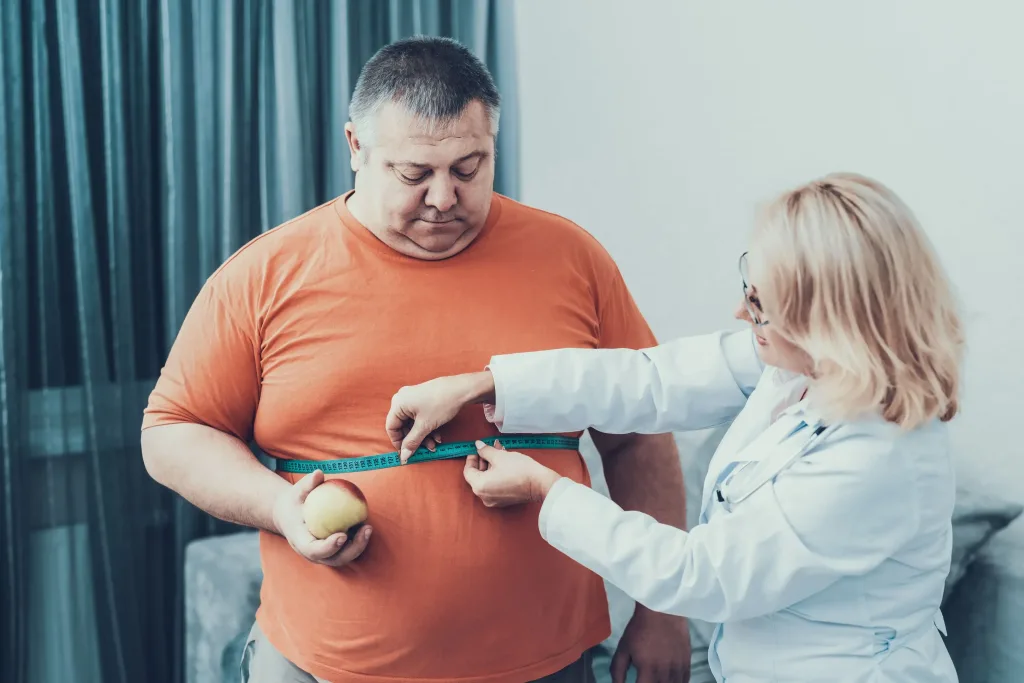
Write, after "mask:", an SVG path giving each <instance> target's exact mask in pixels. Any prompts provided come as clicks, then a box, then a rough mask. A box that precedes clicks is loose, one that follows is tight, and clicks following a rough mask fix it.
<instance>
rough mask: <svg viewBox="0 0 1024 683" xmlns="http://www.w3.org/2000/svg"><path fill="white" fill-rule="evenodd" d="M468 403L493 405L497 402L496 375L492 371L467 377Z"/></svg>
mask: <svg viewBox="0 0 1024 683" xmlns="http://www.w3.org/2000/svg"><path fill="white" fill-rule="evenodd" d="M466 380H467V385H468V386H467V396H466V403H467V404H471V403H491V404H493V403H494V401H495V390H494V375H492V374H491V371H490V370H484V371H482V372H474V373H472V374H469V375H467V376H466Z"/></svg>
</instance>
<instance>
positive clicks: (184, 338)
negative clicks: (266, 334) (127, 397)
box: [142, 275, 261, 442]
mask: <svg viewBox="0 0 1024 683" xmlns="http://www.w3.org/2000/svg"><path fill="white" fill-rule="evenodd" d="M214 278H217V276H216V275H215V276H214ZM239 308H244V307H240V306H239V304H237V303H235V304H231V303H230V302H229V301H228V299H227V298H226V297H225V296H224V294H223V289H222V283H220V282H219V281H218V280H216V279H211V280H208V281H207V282H206V284H205V285H204V286H203V288H202V290H201V291H200V293H199V296H197V297H196V300H195V301H194V302H193V304H192V307H191V308H190V309H189V312H188V314H187V315H186V316H185V320H184V322H183V323H182V326H181V329H180V330H179V332H178V335H177V337H176V339H175V341H174V344H173V345H172V347H171V351H170V353H169V355H168V358H167V362H166V363H165V365H164V367H163V369H162V370H161V373H160V377H159V379H158V380H157V383H156V386H155V387H154V389H153V391H152V393H151V394H150V396H149V404H148V406H147V407H146V409H145V411H144V414H143V420H142V428H143V429H148V428H150V427H156V426H159V425H168V424H180V423H192V424H201V425H206V426H208V427H213V428H214V429H218V430H220V431H222V432H226V433H228V434H232V435H234V436H235V437H237V438H239V439H241V440H242V441H245V442H249V441H250V440H251V439H252V431H253V420H254V419H255V415H256V407H257V405H258V404H259V396H260V377H261V371H260V355H259V348H260V347H259V342H258V335H257V334H256V329H255V323H254V322H252V321H253V316H252V315H251V314H250V313H249V312H248V311H246V310H233V309H239Z"/></svg>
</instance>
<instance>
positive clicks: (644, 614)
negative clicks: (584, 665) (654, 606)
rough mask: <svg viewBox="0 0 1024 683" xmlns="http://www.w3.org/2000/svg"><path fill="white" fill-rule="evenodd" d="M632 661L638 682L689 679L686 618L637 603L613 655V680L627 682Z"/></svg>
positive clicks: (670, 682)
mask: <svg viewBox="0 0 1024 683" xmlns="http://www.w3.org/2000/svg"><path fill="white" fill-rule="evenodd" d="M630 665H632V666H633V668H635V669H636V673H637V676H636V683H687V682H688V681H689V680H690V629H689V626H688V624H687V622H686V619H684V618H682V617H676V616H672V615H670V614H659V613H657V612H652V611H651V610H649V609H647V608H646V607H644V606H642V605H637V606H636V610H635V611H634V612H633V618H632V619H630V620H629V624H627V625H626V631H625V632H624V633H623V634H622V639H621V640H620V641H619V647H618V649H617V650H616V651H615V656H614V657H613V658H612V666H611V669H612V683H626V672H627V671H629V667H630Z"/></svg>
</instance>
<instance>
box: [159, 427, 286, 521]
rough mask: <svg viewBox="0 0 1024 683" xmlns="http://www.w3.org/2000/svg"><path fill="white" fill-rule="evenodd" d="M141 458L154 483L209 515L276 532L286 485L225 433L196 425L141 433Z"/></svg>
mask: <svg viewBox="0 0 1024 683" xmlns="http://www.w3.org/2000/svg"><path fill="white" fill-rule="evenodd" d="M142 459H143V461H144V462H145V465H146V471H147V472H149V475H150V476H151V477H152V478H153V479H154V480H156V481H157V482H158V483H160V484H162V485H164V486H166V487H167V488H169V489H171V490H172V491H174V492H175V493H177V494H179V495H180V496H182V497H183V498H185V499H186V500H188V501H189V502H190V503H192V504H193V505H195V506H196V507H198V508H199V509H201V510H203V511H205V512H207V513H208V514H211V515H213V516H214V517H217V518H218V519H223V520H226V521H228V522H232V523H234V524H241V525H244V526H250V527H256V528H258V529H264V530H266V531H272V532H274V533H280V531H279V530H278V528H277V525H276V524H275V522H274V501H275V500H277V499H278V497H279V496H280V495H281V494H282V492H284V491H285V490H287V489H288V488H289V486H290V484H289V483H288V482H287V481H285V480H284V479H282V478H281V477H279V476H277V475H276V474H274V473H273V472H271V471H270V470H269V469H267V468H266V467H264V465H263V464H262V463H261V462H260V461H259V460H257V459H256V457H255V456H254V455H253V453H252V451H251V450H249V447H248V446H246V445H245V444H244V443H242V441H241V440H240V439H238V438H236V437H234V436H231V435H230V434H225V433H224V432H221V431H218V430H216V429H214V428H212V427H207V426H205V425H199V424H169V425H162V426H157V427H150V428H149V429H145V430H143V432H142Z"/></svg>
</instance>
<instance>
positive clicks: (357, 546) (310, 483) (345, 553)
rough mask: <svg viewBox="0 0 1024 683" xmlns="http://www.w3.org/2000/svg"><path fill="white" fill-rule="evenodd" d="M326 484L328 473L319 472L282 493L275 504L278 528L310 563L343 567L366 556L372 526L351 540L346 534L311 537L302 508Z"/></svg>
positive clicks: (275, 518)
mask: <svg viewBox="0 0 1024 683" xmlns="http://www.w3.org/2000/svg"><path fill="white" fill-rule="evenodd" d="M323 482H324V473H323V472H321V471H320V470H316V471H315V472H311V473H309V474H307V475H306V476H304V477H303V478H302V479H300V480H298V481H297V482H295V483H294V484H292V485H291V486H290V487H288V488H287V489H285V490H284V491H282V493H281V494H280V495H279V496H278V497H277V500H276V501H275V502H274V525H275V526H276V527H277V532H278V533H279V534H281V535H282V536H284V537H285V538H286V539H288V543H289V544H290V545H291V546H292V548H293V549H294V550H295V552H297V553H298V554H300V555H302V556H303V557H305V558H306V559H307V560H309V561H310V562H316V563H317V564H324V565H327V566H328V567H343V566H345V565H346V564H348V563H349V562H352V561H353V560H355V559H356V558H358V557H359V556H360V555H362V554H363V551H364V550H366V544H367V543H369V541H370V534H371V532H372V531H371V529H370V527H369V526H364V527H362V528H361V529H359V531H358V533H356V535H355V537H354V538H352V539H351V540H350V539H349V538H348V536H347V535H346V534H343V533H337V534H332V535H330V536H328V537H327V538H324V539H318V538H316V537H315V536H313V534H311V533H309V529H308V528H307V527H306V520H305V518H304V517H303V515H302V504H303V503H304V502H306V496H308V495H309V492H310V491H312V490H313V489H315V488H316V487H317V486H319V485H320V484H322V483H323Z"/></svg>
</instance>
